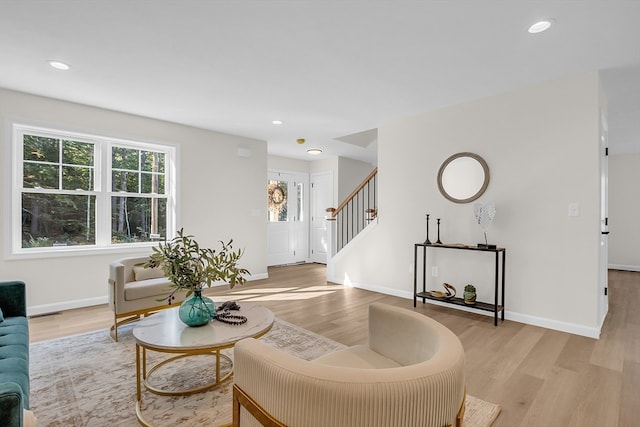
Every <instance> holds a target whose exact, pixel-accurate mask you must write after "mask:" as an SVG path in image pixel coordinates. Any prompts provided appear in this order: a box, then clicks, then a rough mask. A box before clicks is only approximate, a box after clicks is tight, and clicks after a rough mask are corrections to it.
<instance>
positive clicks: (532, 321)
mask: <svg viewBox="0 0 640 427" xmlns="http://www.w3.org/2000/svg"><path fill="white" fill-rule="evenodd" d="M329 281H330V282H333V283H338V284H341V285H344V286H351V287H354V288H358V289H364V290H367V291H372V292H378V293H381V294H385V295H393V296H396V297H400V298H406V299H408V300H413V293H412V292H411V291H402V290H398V289H391V288H385V287H381V286H372V285H368V284H366V283H358V282H349V283H345V281H344V280H341V279H339V278H335V277H332V278H329ZM418 300H419V301H418V302H420V303H422V301H421V299H420V298H418ZM426 303H427V304H433V305H438V306H441V307H447V308H450V309H452V310H459V311H466V312H469V313H474V314H480V315H484V316H489V317H493V312H490V311H483V310H477V309H473V308H467V307H462V306H455V307H454V306H452V305H451V304H447V303H444V302H440V301H434V300H426ZM504 318H505V320H510V321H513V322H518V323H525V324H527V325H532V326H539V327H541V328H546V329H553V330H555V331H561V332H567V333H570V334H575V335H581V336H584V337H588V338H595V339H598V338H600V331H601V329H602V325H600V326H599V327H589V326H584V325H578V324H575V323H569V322H562V321H559V320H554V319H547V318H543V317H538V316H532V315H529V314H523V313H517V312H514V311H505V313H504ZM497 327H498V328H499V327H500V323H498V326H497Z"/></svg>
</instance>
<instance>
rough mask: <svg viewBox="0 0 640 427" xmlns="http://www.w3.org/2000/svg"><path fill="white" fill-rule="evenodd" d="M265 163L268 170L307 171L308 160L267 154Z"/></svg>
mask: <svg viewBox="0 0 640 427" xmlns="http://www.w3.org/2000/svg"><path fill="white" fill-rule="evenodd" d="M267 164H268V167H269V170H270V171H286V172H301V173H306V174H308V173H309V162H308V161H306V160H299V159H290V158H288V157H280V156H267ZM265 186H266V180H265Z"/></svg>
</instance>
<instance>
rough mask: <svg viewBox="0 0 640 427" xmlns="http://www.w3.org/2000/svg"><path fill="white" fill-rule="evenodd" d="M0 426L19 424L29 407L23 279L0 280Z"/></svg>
mask: <svg viewBox="0 0 640 427" xmlns="http://www.w3.org/2000/svg"><path fill="white" fill-rule="evenodd" d="M0 309H1V310H2V316H1V317H0V319H2V320H1V321H0V426H2V427H22V426H23V417H24V410H25V409H29V324H28V321H27V302H26V289H25V284H24V282H20V281H6V282H0Z"/></svg>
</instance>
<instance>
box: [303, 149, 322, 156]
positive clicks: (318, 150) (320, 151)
mask: <svg viewBox="0 0 640 427" xmlns="http://www.w3.org/2000/svg"><path fill="white" fill-rule="evenodd" d="M307 153H309V154H311V155H312V156H317V155H318V154H322V150H321V149H319V148H309V149H308V150H307Z"/></svg>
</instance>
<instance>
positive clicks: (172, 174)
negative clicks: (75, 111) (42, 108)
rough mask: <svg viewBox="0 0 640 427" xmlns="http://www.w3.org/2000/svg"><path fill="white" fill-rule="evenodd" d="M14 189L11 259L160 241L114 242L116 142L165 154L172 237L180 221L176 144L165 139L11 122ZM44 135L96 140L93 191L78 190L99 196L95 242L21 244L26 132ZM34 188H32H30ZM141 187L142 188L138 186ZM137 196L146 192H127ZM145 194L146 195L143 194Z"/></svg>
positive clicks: (130, 248)
mask: <svg viewBox="0 0 640 427" xmlns="http://www.w3.org/2000/svg"><path fill="white" fill-rule="evenodd" d="M11 128H12V143H11V148H12V150H11V151H12V152H11V155H10V159H11V165H12V167H11V170H12V178H11V182H12V190H11V193H12V194H11V207H10V209H11V214H10V215H9V217H10V225H9V228H10V230H11V232H10V236H11V239H10V240H11V243H10V250H9V251H8V252H9V253H8V256H7V258H8V259H11V258H46V257H52V256H64V255H80V254H87V255H89V254H95V253H100V252H132V251H136V250H137V249H138V248H140V249H142V250H144V251H145V252H148V250H149V247H151V246H156V245H157V242H136V243H111V231H112V230H111V196H113V195H117V194H119V192H114V191H112V190H111V188H112V187H111V185H112V182H111V180H112V177H111V175H112V174H111V149H112V147H113V146H118V147H124V148H131V149H136V150H145V151H155V152H160V153H164V155H165V194H164V195H162V196H163V197H164V198H166V201H167V208H166V215H167V228H166V232H167V236H162V238H163V239H164V238H167V239H170V238H171V237H172V236H174V235H175V232H176V224H177V218H176V216H177V212H176V210H177V203H176V189H177V179H176V178H177V173H176V164H177V154H178V150H177V147H176V146H174V145H170V144H164V143H153V142H142V141H132V140H125V139H121V138H112V137H107V136H100V135H92V134H87V133H83V132H74V131H67V130H59V129H53V128H47V127H41V126H32V125H27V124H21V123H12V124H11ZM25 134H28V135H41V136H45V137H53V138H64V139H71V140H75V141H81V142H88V143H93V144H94V147H95V150H94V172H95V174H94V177H95V187H94V190H93V191H80V192H79V193H78V194H92V195H95V196H96V202H95V205H96V212H95V215H96V218H95V224H96V226H95V227H96V230H95V244H94V245H78V246H56V247H34V248H23V247H22V193H23V189H24V188H23V165H24V162H23V135H25ZM30 190H31V189H30ZM139 190H140V189H139ZM42 192H43V193H44V192H49V193H50V192H54V193H61V192H62V191H55V190H54V191H51V190H43V191H42ZM125 194H126V195H127V196H129V197H131V196H133V197H135V196H137V195H139V194H144V193H125ZM143 197H144V196H143Z"/></svg>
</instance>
